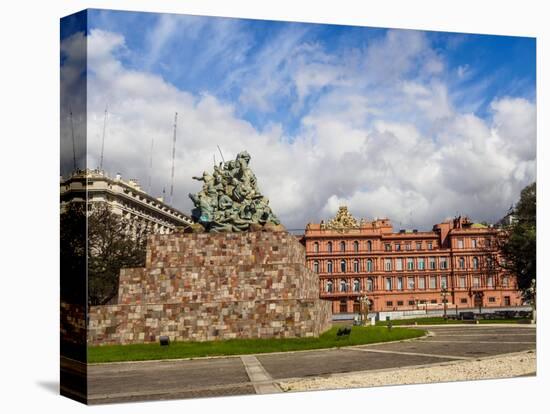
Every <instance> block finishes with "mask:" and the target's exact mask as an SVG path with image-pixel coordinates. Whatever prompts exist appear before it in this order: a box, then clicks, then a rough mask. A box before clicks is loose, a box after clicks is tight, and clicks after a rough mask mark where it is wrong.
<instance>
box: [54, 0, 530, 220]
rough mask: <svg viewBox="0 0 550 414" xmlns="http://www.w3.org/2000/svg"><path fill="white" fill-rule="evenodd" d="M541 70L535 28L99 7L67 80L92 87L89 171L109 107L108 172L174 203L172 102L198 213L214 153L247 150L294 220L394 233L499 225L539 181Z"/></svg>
mask: <svg viewBox="0 0 550 414" xmlns="http://www.w3.org/2000/svg"><path fill="white" fill-rule="evenodd" d="M84 42H87V50H86V51H87V54H86V56H85V57H83V56H82V52H81V51H80V50H79V48H78V47H76V46H75V45H79V44H80V45H81V44H83V43H84ZM80 49H81V48H80ZM83 59H85V62H86V63H85V64H86V70H85V71H78V70H76V69H75V68H78V65H81V64H82V62H83ZM535 67H536V57H535V39H534V38H523V37H510V36H493V35H475V34H463V33H443V32H426V31H414V30H399V29H385V28H368V27H351V26H342V25H321V24H309V23H308V24H306V23H293V22H274V21H261V20H246V19H229V18H215V17H199V16H186V15H175V14H154V13H137V12H120V11H105V10H92V11H89V12H88V16H87V28H86V30H81V27H79V25H72V24H68V23H66V24H65V27H62V30H61V81H62V85H66V86H67V88H66V90H67V91H69V90H71V88H70V87H69V85H73V86H74V84H75V82H76V81H75V79H77V78H79V77H80V79H84V78H85V81H86V82H87V96H86V105H87V106H86V108H87V117H86V120H85V121H82V122H85V125H86V129H87V146H88V148H87V155H86V157H87V165H88V167H90V168H95V167H98V166H99V164H100V153H101V142H102V136H103V126H104V114H105V109H106V108H107V121H106V127H105V147H104V161H103V168H104V170H105V171H106V172H107V173H108V174H110V175H112V176H114V175H115V174H116V173H121V174H122V176H123V177H124V178H126V179H129V178H136V179H138V180H139V181H140V183H141V185H142V187H143V188H144V189H145V190H148V191H150V192H151V194H152V195H154V196H160V195H162V193H163V189H165V191H166V198H167V199H168V200H170V196H169V191H170V176H171V153H172V138H173V124H174V114H175V112H177V113H178V121H177V142H176V162H175V184H174V195H173V198H172V200H171V201H172V204H173V206H174V207H176V208H178V209H180V210H182V211H184V212H190V210H191V208H192V203H191V201H190V199H189V197H188V193H190V192H192V193H196V192H198V191H200V189H201V183H200V182H198V181H194V180H192V179H191V177H192V176H194V175H201V173H202V171H204V170H209V171H211V170H212V166H213V163H214V158H215V160H216V161H217V162H219V161H221V155H220V153H219V151H218V148H217V146H219V147H220V149H221V151H222V154H223V157H224V158H225V160H228V159H231V158H234V157H235V156H236V154H237V153H238V152H240V151H243V150H247V151H248V152H249V153H250V154H251V157H252V159H251V164H250V166H251V168H252V169H253V171H254V172H255V174H256V176H257V177H258V183H259V187H260V189H261V191H262V192H263V193H264V194H265V195H266V196H267V197H269V200H270V206H271V207H272V209H273V211H274V213H275V214H276V215H277V216H278V217H279V218H280V219H281V221H282V223H283V224H284V225H285V226H286V227H287V228H289V229H302V228H304V227H305V225H306V224H307V223H308V222H319V221H320V220H321V219H325V220H327V219H329V218H331V217H332V216H334V214H335V213H336V211H337V209H338V207H339V206H340V205H347V206H348V208H349V210H350V211H351V212H352V214H353V215H354V216H356V217H358V218H367V219H373V218H382V217H387V218H389V219H390V220H392V222H393V224H394V227H396V228H418V229H423V230H429V229H431V227H432V226H433V224H436V223H439V222H441V221H443V220H446V219H448V218H451V217H454V216H455V215H457V214H461V215H467V216H469V217H470V218H472V219H473V220H474V221H488V222H495V221H497V220H498V219H500V218H501V217H502V216H503V215H504V214H505V213H506V212H507V210H508V209H509V207H510V206H511V205H512V204H513V203H514V202H515V201H517V199H518V198H519V193H520V191H521V189H522V188H523V187H525V186H526V185H527V184H529V183H531V182H533V181H534V180H535V178H536V84H535V79H536V73H535ZM66 116H67V115H66V113H65V114H63V111H62V120H63V117H65V118H66ZM75 122H78V120H75ZM69 134H70V132H69V131H68V130H67V128H63V122H62V139H63V135H65V139H66V137H67V135H69ZM151 148H153V151H151ZM80 152H81V153H82V154H86V152H85V149H81V151H80ZM151 154H152V158H151ZM71 156H72V155H71ZM151 160H152V168H151ZM149 179H150V181H151V186H150V189H149Z"/></svg>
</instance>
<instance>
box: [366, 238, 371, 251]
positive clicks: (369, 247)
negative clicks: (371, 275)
mask: <svg viewBox="0 0 550 414" xmlns="http://www.w3.org/2000/svg"><path fill="white" fill-rule="evenodd" d="M367 250H368V251H369V252H370V251H372V242H371V241H370V240H369V241H367Z"/></svg>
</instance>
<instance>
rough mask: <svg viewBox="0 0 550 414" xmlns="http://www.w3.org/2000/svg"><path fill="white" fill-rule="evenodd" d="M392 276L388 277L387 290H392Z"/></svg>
mask: <svg viewBox="0 0 550 414" xmlns="http://www.w3.org/2000/svg"><path fill="white" fill-rule="evenodd" d="M391 288H392V286H391V277H387V278H386V290H391Z"/></svg>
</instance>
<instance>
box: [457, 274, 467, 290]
mask: <svg viewBox="0 0 550 414" xmlns="http://www.w3.org/2000/svg"><path fill="white" fill-rule="evenodd" d="M458 283H459V286H460V287H461V288H462V289H465V288H466V277H465V276H461V277H460V279H458Z"/></svg>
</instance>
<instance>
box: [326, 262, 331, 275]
mask: <svg viewBox="0 0 550 414" xmlns="http://www.w3.org/2000/svg"><path fill="white" fill-rule="evenodd" d="M327 273H332V260H329V261H328V262H327Z"/></svg>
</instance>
